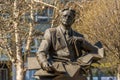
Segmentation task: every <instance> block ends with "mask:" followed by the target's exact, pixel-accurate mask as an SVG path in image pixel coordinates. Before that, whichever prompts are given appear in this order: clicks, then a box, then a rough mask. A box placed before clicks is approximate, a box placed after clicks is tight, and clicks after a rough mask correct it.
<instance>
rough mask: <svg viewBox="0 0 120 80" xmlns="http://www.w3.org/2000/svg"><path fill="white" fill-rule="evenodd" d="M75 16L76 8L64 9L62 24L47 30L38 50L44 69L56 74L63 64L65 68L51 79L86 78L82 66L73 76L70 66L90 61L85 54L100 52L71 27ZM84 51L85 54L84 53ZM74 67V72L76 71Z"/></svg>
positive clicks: (72, 79) (78, 79)
mask: <svg viewBox="0 0 120 80" xmlns="http://www.w3.org/2000/svg"><path fill="white" fill-rule="evenodd" d="M75 16H76V12H75V10H73V9H70V8H66V9H63V10H62V11H61V18H60V22H61V24H60V25H59V26H58V27H55V28H49V29H47V30H46V31H45V34H44V38H43V40H42V42H41V44H40V47H39V49H38V51H37V57H38V60H39V63H40V65H41V68H42V70H43V71H46V72H48V73H52V72H53V74H54V73H55V71H56V72H57V71H58V72H59V69H60V68H59V67H61V65H62V68H64V71H65V72H61V73H60V75H57V76H55V77H53V78H52V79H51V80H81V79H80V76H81V77H82V78H83V79H82V80H86V77H84V76H83V75H82V74H81V72H80V67H79V69H77V70H76V73H75V74H73V75H72V76H70V75H69V73H68V72H69V71H70V70H72V69H70V70H69V68H73V67H72V66H73V65H76V64H77V63H79V64H84V63H85V64H86V63H89V60H85V61H82V58H84V57H83V56H84V55H85V54H98V48H97V47H95V46H93V45H91V44H90V43H89V42H87V41H86V40H85V39H84V37H83V35H82V34H80V33H78V32H76V31H74V30H73V29H72V28H71V26H72V24H73V23H74V21H75ZM83 51H84V52H85V54H83V53H82V52H83ZM99 57H100V56H99ZM86 59H87V58H86ZM83 60H84V59H83ZM54 63H56V65H57V67H54ZM73 63H76V64H73ZM66 66H67V67H66ZM79 66H80V65H79ZM57 68H59V69H57ZM75 68H76V67H74V69H75ZM74 69H73V72H74V71H75V70H74ZM71 73H72V72H70V74H71ZM61 75H62V76H61ZM41 80H42V77H41Z"/></svg>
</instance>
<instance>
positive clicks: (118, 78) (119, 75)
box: [117, 64, 120, 80]
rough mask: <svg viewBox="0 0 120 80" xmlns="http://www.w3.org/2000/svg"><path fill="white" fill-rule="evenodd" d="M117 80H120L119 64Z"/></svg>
mask: <svg viewBox="0 0 120 80" xmlns="http://www.w3.org/2000/svg"><path fill="white" fill-rule="evenodd" d="M117 80H120V64H118V69H117Z"/></svg>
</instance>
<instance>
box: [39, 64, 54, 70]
mask: <svg viewBox="0 0 120 80" xmlns="http://www.w3.org/2000/svg"><path fill="white" fill-rule="evenodd" d="M41 67H42V69H43V70H46V71H52V68H53V66H52V65H51V64H50V63H49V62H42V63H41Z"/></svg>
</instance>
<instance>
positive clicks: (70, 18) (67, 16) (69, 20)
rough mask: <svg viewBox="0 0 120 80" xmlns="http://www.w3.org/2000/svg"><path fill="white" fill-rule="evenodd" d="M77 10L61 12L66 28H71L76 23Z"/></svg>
mask: <svg viewBox="0 0 120 80" xmlns="http://www.w3.org/2000/svg"><path fill="white" fill-rule="evenodd" d="M75 14H76V12H75V10H73V9H70V8H66V9H63V10H62V11H61V23H62V25H63V26H64V27H65V28H69V27H71V25H72V24H73V23H74V21H75Z"/></svg>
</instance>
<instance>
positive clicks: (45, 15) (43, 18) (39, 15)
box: [35, 7, 53, 23]
mask: <svg viewBox="0 0 120 80" xmlns="http://www.w3.org/2000/svg"><path fill="white" fill-rule="evenodd" d="M52 15H53V8H50V7H45V8H44V9H43V10H42V11H41V12H39V11H37V12H36V14H35V22H38V23H48V22H49V21H51V19H52Z"/></svg>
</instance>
